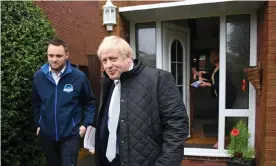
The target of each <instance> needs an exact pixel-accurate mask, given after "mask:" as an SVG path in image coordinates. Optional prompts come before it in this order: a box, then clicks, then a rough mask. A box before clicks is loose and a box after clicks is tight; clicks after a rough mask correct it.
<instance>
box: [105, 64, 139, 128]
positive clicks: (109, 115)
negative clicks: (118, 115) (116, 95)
mask: <svg viewBox="0 0 276 166" xmlns="http://www.w3.org/2000/svg"><path fill="white" fill-rule="evenodd" d="M133 66H134V64H133V62H132V64H131V66H130V68H129V70H128V71H130V70H132V69H133ZM118 81H119V80H114V84H115V85H116V83H117V82H118ZM110 101H111V99H110ZM111 116H112V111H111V110H108V119H110V117H111ZM108 124H109V120H108Z"/></svg>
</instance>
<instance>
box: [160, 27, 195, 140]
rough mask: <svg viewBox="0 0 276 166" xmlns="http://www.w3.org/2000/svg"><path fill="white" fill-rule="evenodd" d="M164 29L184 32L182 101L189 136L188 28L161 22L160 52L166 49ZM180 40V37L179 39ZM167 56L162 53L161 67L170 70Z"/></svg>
mask: <svg viewBox="0 0 276 166" xmlns="http://www.w3.org/2000/svg"><path fill="white" fill-rule="evenodd" d="M165 29H170V30H174V31H178V32H181V33H185V34H186V39H185V40H186V43H182V46H183V69H182V70H183V101H184V103H185V106H186V110H187V114H188V117H189V136H188V137H191V133H190V131H191V130H190V128H191V121H190V114H191V113H190V46H191V45H190V35H191V33H190V29H189V28H184V27H181V26H178V25H175V24H173V23H168V22H163V26H162V30H163V31H162V39H163V40H162V47H161V48H162V49H161V50H162V53H164V52H165V50H166V48H165V47H166V44H165V40H164V39H165ZM179 40H181V39H179ZM165 56H168V55H166V54H163V56H162V62H163V63H162V69H164V70H168V71H169V72H171V57H170V56H169V59H168V61H169V63H168V62H165V61H166V59H167V57H165ZM166 63H168V66H167V68H166V69H165V68H164V67H165V64H166Z"/></svg>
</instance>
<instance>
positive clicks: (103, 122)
mask: <svg viewBox="0 0 276 166" xmlns="http://www.w3.org/2000/svg"><path fill="white" fill-rule="evenodd" d="M98 57H99V59H100V61H101V63H102V65H103V68H104V70H105V72H104V75H105V78H104V80H103V84H102V95H101V99H100V104H99V110H98V114H97V121H96V129H97V130H96V138H95V140H96V143H95V146H96V148H95V149H96V150H95V155H96V165H97V166H121V165H122V166H123V165H125V166H138V165H139V166H140V165H143V166H153V165H155V166H168V165H169V166H180V165H181V162H182V159H183V155H184V141H185V139H186V138H187V136H188V133H189V123H188V116H187V112H186V108H185V106H184V103H183V100H182V98H181V95H180V92H179V90H178V88H177V86H176V83H175V80H174V78H173V76H172V74H171V73H169V72H166V71H164V70H161V69H156V68H150V67H146V66H144V65H143V64H142V63H141V61H140V60H138V59H135V60H133V51H132V49H131V47H130V46H129V44H128V43H127V42H126V41H125V40H123V39H122V38H120V37H117V36H109V37H106V38H105V39H104V40H103V41H102V43H101V45H100V46H99V49H98Z"/></svg>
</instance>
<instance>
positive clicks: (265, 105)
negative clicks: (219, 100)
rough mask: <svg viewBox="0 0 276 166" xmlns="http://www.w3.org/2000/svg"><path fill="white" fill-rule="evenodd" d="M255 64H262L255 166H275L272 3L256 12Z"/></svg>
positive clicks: (275, 14) (275, 8)
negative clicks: (260, 62) (261, 87)
mask: <svg viewBox="0 0 276 166" xmlns="http://www.w3.org/2000/svg"><path fill="white" fill-rule="evenodd" d="M257 37H258V52H257V54H258V62H259V61H262V62H263V89H262V96H261V97H257V103H256V105H257V110H256V135H255V138H256V162H257V165H260V166H263V165H268V166H274V165H276V157H275V156H276V2H273V1H269V2H267V3H265V4H264V5H263V6H262V7H261V9H259V10H258V36H257Z"/></svg>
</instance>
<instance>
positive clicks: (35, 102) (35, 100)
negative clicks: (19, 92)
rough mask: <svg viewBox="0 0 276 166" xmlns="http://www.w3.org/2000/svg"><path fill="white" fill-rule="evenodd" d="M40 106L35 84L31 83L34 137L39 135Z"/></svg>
mask: <svg viewBox="0 0 276 166" xmlns="http://www.w3.org/2000/svg"><path fill="white" fill-rule="evenodd" d="M40 105H41V99H40V96H39V95H38V92H37V89H36V86H35V82H34V81H33V83H32V110H33V114H34V124H35V128H36V135H38V134H39V131H40V127H39V121H40Z"/></svg>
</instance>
